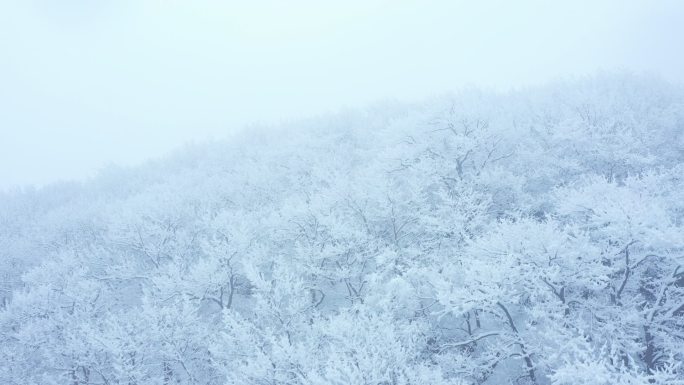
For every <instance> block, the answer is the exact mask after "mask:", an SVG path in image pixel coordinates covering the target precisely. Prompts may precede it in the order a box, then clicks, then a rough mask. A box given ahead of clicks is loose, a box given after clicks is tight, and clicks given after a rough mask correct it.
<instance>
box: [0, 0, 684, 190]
mask: <svg viewBox="0 0 684 385" xmlns="http://www.w3.org/2000/svg"><path fill="white" fill-rule="evenodd" d="M597 70H626V71H633V72H641V71H647V72H651V73H655V74H659V75H661V76H662V77H664V78H666V79H670V80H673V81H678V82H682V81H684V1H678V0H671V1H668V0H662V1H658V0H655V1H654V0H651V1H647V0H642V1H637V0H605V1H601V0H593V1H576V0H573V1H570V0H567V1H550V0H549V1H541V0H539V1H504V0H501V1H480V0H478V1H475V0H473V1H457V0H444V1H429V0H420V1H418V0H416V1H399V0H393V1H389V0H363V1H355V0H351V1H350V0H345V1H338V2H334V1H323V0H319V1H299V0H289V1H275V0H272V1H267V0H250V1H240V2H238V1H228V0H224V1H219V0H213V1H212V0H185V1H180V0H59V1H57V0H0V190H1V189H6V188H9V187H13V186H17V185H25V184H39V185H40V184H44V183H48V182H52V181H56V180H61V179H80V178H84V177H87V176H90V175H93V173H95V172H96V171H97V170H98V169H99V168H101V167H102V166H103V165H106V164H108V163H114V164H123V165H134V164H138V163H140V162H143V161H144V160H146V159H149V158H155V157H159V156H161V155H163V154H165V153H167V152H169V151H170V150H172V149H174V148H176V147H179V146H181V145H182V144H183V143H185V142H188V141H203V140H206V139H207V138H210V137H213V138H221V137H224V136H227V135H229V134H230V133H232V132H236V131H237V130H240V129H242V127H244V126H245V125H246V124H249V123H252V122H264V123H272V122H278V121H280V120H282V119H293V118H297V117H303V116H307V115H315V114H320V113H325V112H328V111H336V110H339V109H340V108H345V107H357V106H363V105H366V104H368V103H371V102H374V101H378V100H382V99H398V100H407V101H411V100H419V99H421V98H424V97H427V96H431V95H435V94H440V93H444V92H448V91H449V90H455V89H458V88H459V87H461V86H464V85H483V86H486V87H491V88H495V89H502V90H505V89H508V88H510V87H516V86H524V85H534V84H539V83H543V82H546V81H549V80H553V79H556V78H558V77H569V76H577V75H583V74H591V73H593V72H595V71H597Z"/></svg>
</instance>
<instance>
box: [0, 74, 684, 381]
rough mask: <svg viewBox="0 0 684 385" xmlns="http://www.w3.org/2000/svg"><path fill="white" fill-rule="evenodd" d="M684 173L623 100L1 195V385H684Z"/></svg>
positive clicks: (214, 149) (455, 99)
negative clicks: (683, 180)
mask: <svg viewBox="0 0 684 385" xmlns="http://www.w3.org/2000/svg"><path fill="white" fill-rule="evenodd" d="M132 140H133V138H132ZM683 161H684V89H682V87H680V86H676V85H672V84H669V83H667V82H665V81H660V80H658V79H654V78H651V77H646V76H644V77H640V76H631V75H629V76H627V75H601V76H597V77H593V78H586V79H583V80H576V81H569V82H565V83H561V82H557V83H555V84H552V85H549V86H546V87H539V88H530V89H525V90H518V91H512V92H508V93H496V92H488V91H482V90H478V89H469V90H465V91H462V92H459V93H457V94H454V95H450V96H445V97H441V98H436V99H433V100H427V101H425V102H423V103H421V104H413V105H405V104H400V103H385V104H379V105H375V106H373V107H369V108H367V109H365V110H356V111H349V112H344V113H339V114H337V115H334V116H322V117H318V118H312V119H309V120H304V121H297V122H291V123H285V124H282V125H280V126H278V127H262V128H258V129H256V128H255V129H252V130H248V131H245V132H244V133H242V134H241V135H239V136H237V137H235V138H232V139H230V140H225V141H219V142H211V143H207V144H202V145H195V146H189V147H186V148H184V149H181V150H178V151H177V152H176V153H174V154H172V155H170V156H168V157H167V158H165V159H162V160H158V161H154V162H150V163H147V164H146V165H144V166H142V167H137V168H117V167H110V168H107V169H105V170H103V171H102V172H101V173H100V174H99V176H97V177H96V178H94V179H92V180H90V181H87V182H80V183H76V182H73V183H66V182H65V183H61V184H52V185H49V186H47V187H44V188H40V189H22V190H17V191H13V192H8V193H4V194H3V195H1V196H0V277H1V278H0V285H1V286H0V383H2V384H7V385H14V384H16V385H27V384H40V385H51V384H55V385H57V384H59V385H85V384H103V385H104V384H107V385H115V384H116V385H119V384H120V385H143V384H158V385H170V384H264V385H266V384H272V385H276V384H302V385H304V384H306V385H323V384H359V385H390V384H392V385H399V384H405V385H409V384H411V385H440V384H464V385H465V384H539V385H542V384H555V385H564V384H568V385H569V384H606V385H608V384H684V367H682V365H683V362H684V233H683V232H682V230H683V229H684V223H683V222H684V183H683V182H682V175H683V172H684V162H683Z"/></svg>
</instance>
